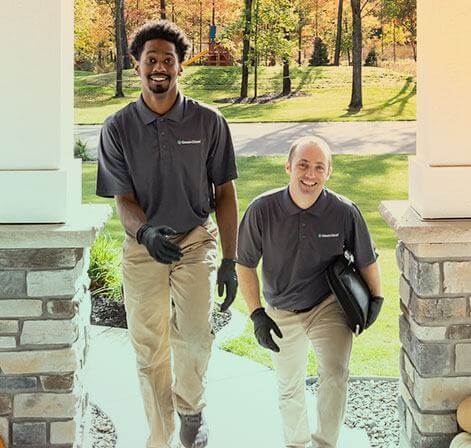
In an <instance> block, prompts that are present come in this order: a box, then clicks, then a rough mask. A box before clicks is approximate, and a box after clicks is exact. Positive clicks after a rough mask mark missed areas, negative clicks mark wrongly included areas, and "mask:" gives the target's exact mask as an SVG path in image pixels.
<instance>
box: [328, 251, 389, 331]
mask: <svg viewBox="0 0 471 448" xmlns="http://www.w3.org/2000/svg"><path fill="white" fill-rule="evenodd" d="M325 275H326V278H327V282H328V283H329V286H330V289H331V290H332V292H333V293H334V294H335V295H336V297H337V300H338V302H339V303H340V306H341V307H342V309H343V311H344V313H345V316H346V319H347V323H348V326H349V327H350V328H351V330H352V331H353V332H354V333H355V334H356V335H357V336H358V335H359V334H360V333H361V332H362V331H363V330H365V329H366V328H368V327H369V326H370V325H371V324H372V323H373V322H374V321H375V320H376V318H377V317H378V314H379V312H380V311H381V307H382V305H383V301H384V299H383V297H379V296H372V295H371V293H370V290H369V288H368V286H367V285H366V283H365V281H364V280H363V278H362V277H361V274H360V272H359V271H358V270H357V269H356V268H355V265H354V259H353V255H352V254H351V253H350V252H348V251H345V253H344V255H339V256H338V257H337V258H336V259H335V260H334V262H333V263H332V264H331V265H330V266H329V267H328V268H327V270H326V273H325Z"/></svg>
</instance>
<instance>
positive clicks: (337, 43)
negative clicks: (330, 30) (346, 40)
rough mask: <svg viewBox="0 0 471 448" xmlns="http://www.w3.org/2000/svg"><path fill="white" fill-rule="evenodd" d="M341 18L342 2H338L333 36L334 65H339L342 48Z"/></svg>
mask: <svg viewBox="0 0 471 448" xmlns="http://www.w3.org/2000/svg"><path fill="white" fill-rule="evenodd" d="M342 17H343V0H339V6H338V11H337V33H336V36H335V53H334V65H336V66H339V65H340V49H341V47H342Z"/></svg>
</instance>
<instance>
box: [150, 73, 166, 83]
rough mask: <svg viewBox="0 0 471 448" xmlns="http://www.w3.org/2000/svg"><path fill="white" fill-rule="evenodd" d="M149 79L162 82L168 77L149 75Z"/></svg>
mask: <svg viewBox="0 0 471 448" xmlns="http://www.w3.org/2000/svg"><path fill="white" fill-rule="evenodd" d="M149 79H150V80H152V81H154V82H162V81H167V80H168V79H169V77H168V76H167V75H150V76H149Z"/></svg>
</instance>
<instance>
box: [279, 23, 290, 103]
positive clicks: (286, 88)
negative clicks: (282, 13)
mask: <svg viewBox="0 0 471 448" xmlns="http://www.w3.org/2000/svg"><path fill="white" fill-rule="evenodd" d="M285 39H286V40H287V41H288V42H289V41H290V33H289V31H288V30H286V31H285ZM289 60H290V54H288V53H285V54H284V55H283V90H282V92H281V94H282V95H289V94H290V93H291V76H290V72H289Z"/></svg>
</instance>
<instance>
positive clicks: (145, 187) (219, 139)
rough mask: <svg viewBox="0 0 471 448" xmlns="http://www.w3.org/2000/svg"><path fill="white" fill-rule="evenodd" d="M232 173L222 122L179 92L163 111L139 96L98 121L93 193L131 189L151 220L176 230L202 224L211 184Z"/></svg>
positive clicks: (231, 154)
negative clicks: (152, 107) (170, 104)
mask: <svg viewBox="0 0 471 448" xmlns="http://www.w3.org/2000/svg"><path fill="white" fill-rule="evenodd" d="M236 177H237V169H236V164H235V156H234V148H233V145H232V139H231V135H230V131H229V126H228V125H227V123H226V120H225V119H224V117H223V116H222V115H221V114H220V113H219V112H218V111H217V110H214V109H211V108H210V107H209V106H206V105H204V104H201V103H199V102H197V101H195V100H192V99H190V98H186V97H185V96H183V95H182V94H181V93H180V94H179V95H178V97H177V100H176V102H175V104H174V106H173V107H172V109H171V110H170V111H168V112H167V113H166V114H165V115H162V116H160V115H158V114H156V113H155V112H153V111H151V110H150V109H149V108H148V107H147V106H146V104H145V103H144V101H143V99H142V96H141V97H140V98H139V99H138V100H137V101H136V102H133V103H130V104H129V105H127V106H126V107H124V108H123V109H121V110H120V111H118V112H116V113H115V114H114V115H112V116H110V117H109V118H108V119H107V120H106V121H105V123H104V125H103V128H102V131H101V136H100V143H99V147H98V175H97V189H96V194H97V195H98V196H103V197H113V196H115V195H122V194H126V193H131V192H132V193H134V195H135V196H136V198H137V201H138V202H139V205H140V206H141V207H142V209H143V210H144V212H145V214H146V216H147V219H148V221H149V223H151V224H154V225H167V226H170V227H172V228H173V229H175V230H176V231H177V232H178V233H181V232H187V231H189V230H191V229H192V228H194V227H196V226H197V225H200V224H202V223H203V222H204V221H205V220H206V219H207V217H208V215H209V213H211V212H212V211H213V209H214V187H215V186H218V185H221V184H224V183H225V182H228V181H230V180H233V179H235V178H236Z"/></svg>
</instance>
